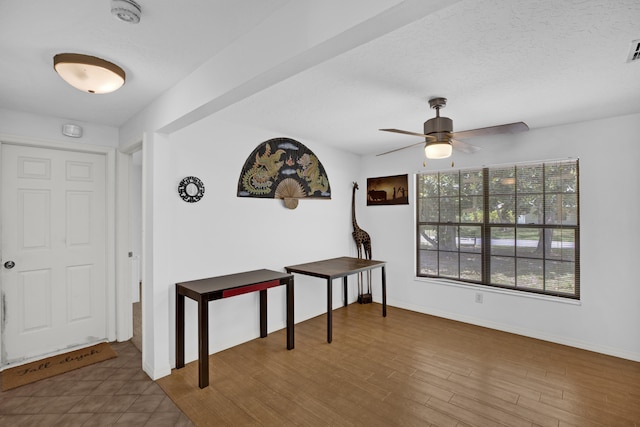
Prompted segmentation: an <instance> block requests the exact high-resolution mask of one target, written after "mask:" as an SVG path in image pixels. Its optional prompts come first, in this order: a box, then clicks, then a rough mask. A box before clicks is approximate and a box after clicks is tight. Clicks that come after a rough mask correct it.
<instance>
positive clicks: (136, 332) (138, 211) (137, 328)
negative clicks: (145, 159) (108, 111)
mask: <svg viewBox="0 0 640 427" xmlns="http://www.w3.org/2000/svg"><path fill="white" fill-rule="evenodd" d="M130 170H131V172H130V174H129V176H130V180H129V221H130V225H131V226H130V230H131V287H132V288H131V303H132V311H133V337H132V338H131V342H132V343H133V345H134V346H135V347H136V348H137V349H138V350H140V352H142V298H141V296H142V274H141V271H142V265H143V264H142V150H141V149H138V150H137V151H135V152H133V153H132V154H131V169H130Z"/></svg>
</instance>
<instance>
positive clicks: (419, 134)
mask: <svg viewBox="0 0 640 427" xmlns="http://www.w3.org/2000/svg"><path fill="white" fill-rule="evenodd" d="M379 130H382V131H385V132H395V133H402V134H404V135H413V136H421V137H422V138H432V137H431V136H429V135H425V134H423V133H416V132H409V131H408V130H400V129H379Z"/></svg>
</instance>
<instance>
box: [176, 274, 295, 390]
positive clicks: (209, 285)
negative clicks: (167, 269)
mask: <svg viewBox="0 0 640 427" xmlns="http://www.w3.org/2000/svg"><path fill="white" fill-rule="evenodd" d="M281 285H286V287H287V292H286V293H287V297H286V300H287V350H291V349H293V346H294V343H293V276H292V275H291V274H285V273H281V272H278V271H271V270H255V271H247V272H244V273H237V274H230V275H227V276H218V277H211V278H208V279H201V280H193V281H190V282H182V283H176V369H180V368H182V367H184V297H189V298H191V299H192V300H195V301H196V302H197V303H198V371H199V376H198V385H199V386H200V388H205V387H206V386H208V385H209V301H213V300H217V299H222V298H228V297H232V296H236V295H242V294H246V293H249V292H256V291H259V292H260V337H261V338H264V337H266V336H267V289H269V288H272V287H274V286H281Z"/></svg>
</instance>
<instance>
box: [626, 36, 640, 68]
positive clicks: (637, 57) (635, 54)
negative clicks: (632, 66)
mask: <svg viewBox="0 0 640 427" xmlns="http://www.w3.org/2000/svg"><path fill="white" fill-rule="evenodd" d="M636 61H640V39H638V40H634V41H632V42H631V49H629V57H628V58H627V62H636Z"/></svg>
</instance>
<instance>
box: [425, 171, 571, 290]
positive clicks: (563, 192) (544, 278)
mask: <svg viewBox="0 0 640 427" xmlns="http://www.w3.org/2000/svg"><path fill="white" fill-rule="evenodd" d="M416 189H417V191H416V198H417V202H416V207H417V230H416V235H417V236H416V238H417V245H416V248H417V249H416V251H417V264H416V265H417V275H418V276H420V277H438V278H446V279H453V280H457V281H461V282H467V283H473V284H479V285H486V286H494V287H499V288H507V289H514V290H519V291H527V292H534V293H542V294H547V295H556V296H562V297H567V298H574V299H579V297H580V274H579V271H580V251H579V250H580V245H579V243H580V227H579V225H580V223H579V212H580V211H579V192H578V161H577V160H571V161H562V162H548V163H539V164H525V165H514V166H500V167H484V168H478V169H468V170H458V171H446V172H433V173H426V174H419V175H418V176H417V183H416Z"/></svg>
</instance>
